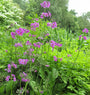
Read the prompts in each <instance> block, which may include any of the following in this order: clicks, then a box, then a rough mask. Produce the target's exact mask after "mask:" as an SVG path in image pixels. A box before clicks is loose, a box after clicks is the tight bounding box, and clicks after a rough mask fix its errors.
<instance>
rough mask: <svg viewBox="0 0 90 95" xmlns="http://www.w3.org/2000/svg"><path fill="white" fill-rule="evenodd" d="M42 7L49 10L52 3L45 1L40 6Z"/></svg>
mask: <svg viewBox="0 0 90 95" xmlns="http://www.w3.org/2000/svg"><path fill="white" fill-rule="evenodd" d="M40 5H41V7H43V8H49V7H50V2H49V1H44V2H43V3H41V4H40Z"/></svg>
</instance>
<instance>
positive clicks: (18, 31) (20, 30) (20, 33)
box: [16, 28, 24, 36]
mask: <svg viewBox="0 0 90 95" xmlns="http://www.w3.org/2000/svg"><path fill="white" fill-rule="evenodd" d="M16 33H17V35H19V36H22V35H23V33H24V30H23V29H22V28H19V29H17V30H16Z"/></svg>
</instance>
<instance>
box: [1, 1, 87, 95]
mask: <svg viewBox="0 0 90 95" xmlns="http://www.w3.org/2000/svg"><path fill="white" fill-rule="evenodd" d="M40 5H41V7H43V8H49V7H50V2H49V1H44V2H43V3H41V4H40ZM46 11H47V12H46ZM47 17H51V13H50V12H49V11H48V9H45V10H44V12H42V14H41V15H40V17H39V18H37V16H36V17H35V18H33V23H31V24H30V26H29V27H28V28H30V30H31V31H30V30H28V29H25V28H18V29H16V30H15V32H11V37H12V38H13V40H12V46H13V48H14V49H15V50H12V51H11V53H10V61H11V63H9V64H8V65H7V68H6V69H5V71H6V73H8V75H6V76H5V81H9V82H10V83H11V81H12V84H10V85H11V86H10V87H11V89H10V93H9V94H6V95H13V93H14V94H15V93H18V94H20V95H21V94H22V95H24V94H25V95H26V94H27V95H31V94H35V95H40V94H45V95H52V94H55V95H56V94H58V95H61V94H65V95H66V94H75V95H79V94H82V93H83V92H84V91H85V92H87V91H86V88H85V87H83V86H82V84H83V82H84V84H85V86H87V85H88V84H87V83H86V80H87V79H88V76H89V75H88V74H87V72H89V71H88V69H86V67H88V66H89V65H87V64H88V63H89V62H88V61H86V59H87V57H85V54H86V53H87V51H86V50H84V53H83V49H85V48H82V46H84V44H83V43H84V42H87V37H86V35H88V34H86V33H88V32H89V31H88V29H86V28H85V29H84V30H82V32H84V33H83V34H80V36H79V37H77V38H76V39H77V40H76V39H74V38H73V39H72V38H71V37H73V36H72V35H73V34H70V35H68V32H66V31H65V32H64V33H63V35H62V34H61V33H62V32H63V29H59V27H58V29H56V28H57V23H56V22H55V21H54V22H49V20H50V19H49V18H47ZM40 18H45V21H44V19H40ZM46 19H49V20H46ZM47 22H48V23H47ZM48 26H49V27H50V28H49V27H48ZM28 33H29V34H28ZM52 35H55V36H52ZM67 36H69V37H67ZM12 38H11V39H12ZM78 39H79V40H78ZM85 40H86V41H85ZM73 41H75V43H74V42H73ZM73 44H74V45H73ZM75 45H76V46H75ZM19 47H20V48H19ZM13 48H12V49H13ZM10 49H11V48H10ZM80 49H81V50H82V51H81V50H80ZM4 53H5V54H9V50H8V49H7V48H6V49H4ZM14 54H15V55H14ZM18 54H20V55H19V56H18ZM82 56H83V57H82ZM81 60H82V61H81ZM86 63H87V64H86ZM0 68H1V67H0ZM77 68H78V69H77ZM81 68H82V69H81ZM84 69H86V70H84ZM78 71H79V72H80V73H78ZM83 71H84V72H83ZM82 72H83V73H82ZM82 75H84V76H85V78H84V76H82ZM79 78H80V79H79ZM13 81H14V82H13ZM15 81H16V82H15ZM9 82H8V83H7V85H8V84H9ZM77 82H78V83H77ZM17 84H18V86H17ZM14 86H16V88H18V89H17V90H16V88H15V91H13V90H14V88H13V87H14ZM7 87H8V86H7ZM7 87H6V90H7ZM60 87H61V89H58V88H60ZM82 88H83V89H82ZM0 89H1V88H0ZM53 89H54V90H53ZM64 91H65V92H64ZM69 91H70V92H69ZM6 92H7V93H8V92H9V90H7V91H6ZM79 92H80V93H79ZM85 92H84V94H85ZM0 93H1V91H0ZM84 94H83V95H84ZM2 95H3V94H2Z"/></svg>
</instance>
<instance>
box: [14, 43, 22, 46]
mask: <svg viewBox="0 0 90 95" xmlns="http://www.w3.org/2000/svg"><path fill="white" fill-rule="evenodd" d="M14 46H15V47H18V46H20V47H23V46H22V44H21V43H15V45H14Z"/></svg>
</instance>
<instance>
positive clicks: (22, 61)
mask: <svg viewBox="0 0 90 95" xmlns="http://www.w3.org/2000/svg"><path fill="white" fill-rule="evenodd" d="M18 61H19V64H22V65H26V64H27V62H28V61H29V60H28V59H19V60H18Z"/></svg>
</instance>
